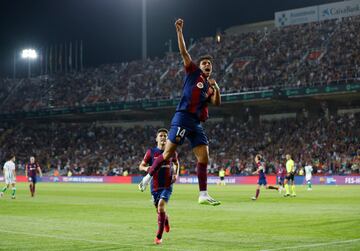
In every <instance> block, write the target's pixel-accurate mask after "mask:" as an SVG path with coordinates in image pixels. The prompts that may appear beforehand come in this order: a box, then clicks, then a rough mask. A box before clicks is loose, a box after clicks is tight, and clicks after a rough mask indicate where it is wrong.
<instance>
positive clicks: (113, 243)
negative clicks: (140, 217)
mask: <svg viewBox="0 0 360 251" xmlns="http://www.w3.org/2000/svg"><path fill="white" fill-rule="evenodd" d="M0 232H1V233H8V234H22V235H28V236H34V237H46V238H53V239H60V240H68V241H80V242H87V243H95V244H106V245H117V246H123V247H124V246H125V247H126V246H127V247H136V248H155V245H135V244H129V243H119V242H113V241H102V240H87V239H82V238H72V237H67V236H63V235H50V234H33V233H26V232H18V231H11V230H3V229H0ZM157 248H160V249H163V250H176V251H184V249H176V248H173V247H171V248H170V247H164V246H160V247H159V246H157Z"/></svg>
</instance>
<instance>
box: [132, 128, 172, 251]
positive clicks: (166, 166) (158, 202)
mask: <svg viewBox="0 0 360 251" xmlns="http://www.w3.org/2000/svg"><path fill="white" fill-rule="evenodd" d="M167 136H168V130H166V129H164V128H161V129H159V130H158V131H157V134H156V142H157V147H154V148H151V149H148V150H147V151H146V154H145V157H144V159H143V160H142V161H141V164H140V166H139V169H140V170H142V171H147V169H148V168H149V165H150V166H151V165H152V164H153V163H154V162H155V160H156V159H157V158H159V156H161V154H162V153H163V152H164V149H165V144H166V140H167ZM178 176H179V161H178V158H177V153H176V152H175V153H174V155H173V156H172V157H171V158H170V159H169V160H167V161H165V162H162V166H161V167H160V169H159V170H158V171H157V172H155V173H154V175H153V178H152V181H151V185H150V188H151V195H152V198H153V202H154V205H155V207H156V211H157V214H158V231H157V234H156V237H155V240H154V243H155V244H157V245H159V244H161V242H162V234H163V232H164V230H165V232H169V231H170V223H169V217H168V216H167V215H166V211H165V206H166V204H167V203H168V201H169V199H170V196H171V193H172V184H173V183H174V182H176V180H177V179H178Z"/></svg>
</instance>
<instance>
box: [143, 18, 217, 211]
mask: <svg viewBox="0 0 360 251" xmlns="http://www.w3.org/2000/svg"><path fill="white" fill-rule="evenodd" d="M183 24H184V21H183V20H182V19H178V20H177V21H176V22H175V26H176V32H177V37H178V45H179V50H180V54H181V57H182V59H183V62H184V66H185V72H186V76H185V79H184V85H183V91H182V96H181V100H180V103H179V104H178V106H177V108H176V112H175V115H174V117H173V119H172V121H171V128H170V132H169V139H168V140H167V142H166V146H165V150H164V153H163V154H162V155H160V156H159V157H158V158H157V159H156V161H154V163H153V164H152V166H151V168H149V170H148V174H147V175H146V176H145V177H144V178H143V180H142V181H141V183H140V184H139V189H140V190H141V191H144V190H145V189H146V186H147V185H148V183H149V182H150V180H151V177H152V176H153V175H154V174H155V173H156V172H157V170H158V169H159V168H160V166H161V165H162V162H163V161H168V160H169V159H170V158H171V156H173V155H174V152H175V150H176V148H177V146H178V145H182V144H183V143H184V140H185V138H187V139H188V140H189V141H190V143H191V147H192V149H193V152H194V154H195V156H196V158H197V166H196V169H197V176H198V180H199V190H200V194H199V204H204V205H213V206H217V205H220V202H219V201H217V200H215V199H213V198H212V197H210V195H209V194H208V192H207V165H208V162H209V148H208V144H209V142H208V138H207V136H206V135H205V132H204V129H203V127H202V126H201V122H205V121H206V120H207V119H208V104H209V103H211V104H214V105H220V103H221V98H220V90H219V87H218V85H217V83H216V81H215V80H214V79H211V78H210V75H211V72H212V58H211V56H204V57H201V58H200V59H199V60H198V63H197V64H195V63H194V62H193V61H192V59H191V57H190V55H189V53H188V51H187V49H186V46H185V41H184V36H183V33H182V30H183Z"/></svg>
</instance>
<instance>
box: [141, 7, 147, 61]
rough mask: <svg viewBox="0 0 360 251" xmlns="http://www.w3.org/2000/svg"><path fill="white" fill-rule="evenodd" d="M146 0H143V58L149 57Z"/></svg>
mask: <svg viewBox="0 0 360 251" xmlns="http://www.w3.org/2000/svg"><path fill="white" fill-rule="evenodd" d="M146 26H147V25H146V0H142V60H144V61H145V60H146V58H147V29H146Z"/></svg>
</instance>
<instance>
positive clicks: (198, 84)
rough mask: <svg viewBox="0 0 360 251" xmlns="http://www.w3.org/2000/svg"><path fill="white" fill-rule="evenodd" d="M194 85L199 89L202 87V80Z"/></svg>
mask: <svg viewBox="0 0 360 251" xmlns="http://www.w3.org/2000/svg"><path fill="white" fill-rule="evenodd" d="M196 86H197V87H198V88H199V89H202V88H204V84H203V82H199V83H197V84H196Z"/></svg>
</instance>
